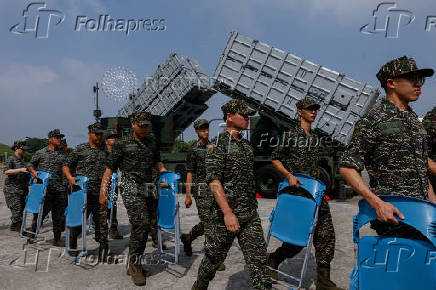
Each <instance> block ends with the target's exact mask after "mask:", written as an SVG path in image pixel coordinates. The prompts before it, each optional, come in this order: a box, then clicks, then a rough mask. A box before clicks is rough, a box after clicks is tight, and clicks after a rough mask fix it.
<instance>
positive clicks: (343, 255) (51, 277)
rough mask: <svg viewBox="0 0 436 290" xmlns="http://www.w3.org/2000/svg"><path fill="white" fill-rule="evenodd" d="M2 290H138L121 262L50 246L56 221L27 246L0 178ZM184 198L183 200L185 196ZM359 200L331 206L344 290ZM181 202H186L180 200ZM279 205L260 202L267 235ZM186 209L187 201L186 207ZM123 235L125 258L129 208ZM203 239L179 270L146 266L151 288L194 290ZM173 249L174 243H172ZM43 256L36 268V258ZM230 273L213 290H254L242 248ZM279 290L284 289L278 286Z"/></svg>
mask: <svg viewBox="0 0 436 290" xmlns="http://www.w3.org/2000/svg"><path fill="white" fill-rule="evenodd" d="M0 175H1V178H0V277H1V279H0V289H29V288H31V289H58V288H67V289H76V288H87V289H101V288H108V289H131V288H132V289H133V288H136V287H135V286H134V285H133V284H132V282H131V280H130V277H129V276H127V275H126V273H125V272H126V264H125V260H124V262H123V261H122V260H121V261H120V263H118V264H111V265H107V264H104V265H102V264H96V263H95V262H94V260H93V257H92V256H90V257H88V259H82V260H81V261H80V263H74V260H72V259H71V258H67V257H65V256H62V249H61V248H53V247H52V246H50V243H51V242H52V238H53V234H52V231H51V221H49V222H47V223H46V224H45V226H44V227H43V229H42V236H44V237H45V238H46V241H45V242H42V243H41V244H40V245H38V247H37V248H36V247H35V246H27V245H26V241H25V240H24V239H20V238H19V237H18V236H17V234H16V233H15V232H14V233H13V232H10V231H9V230H8V226H9V223H10V220H9V216H10V212H9V210H8V209H7V207H6V204H5V201H4V196H3V194H1V192H2V189H1V187H2V186H3V178H4V175H3V174H0ZM181 198H182V197H181ZM357 200H358V199H357V198H354V199H353V200H350V201H348V202H345V203H341V202H335V201H332V202H330V207H331V210H332V215H333V221H334V225H335V229H336V251H335V259H334V261H333V265H332V268H333V269H332V279H333V280H334V281H335V282H336V283H337V284H338V286H340V287H343V288H348V277H349V273H350V271H351V269H352V266H353V244H352V239H351V231H352V216H353V215H354V214H355V213H356V212H357ZM181 201H182V199H181ZM274 203H275V201H274V200H268V199H260V200H259V214H260V216H261V218H262V225H263V227H264V230H265V231H266V228H267V226H268V216H269V213H270V212H271V209H272V208H273V206H274ZM181 204H183V202H181ZM119 220H120V231H121V232H122V234H123V235H124V239H123V240H110V241H109V245H110V248H111V251H112V252H113V253H114V254H116V255H118V256H119V257H120V258H122V257H124V255H127V252H128V241H129V233H130V227H129V226H128V222H127V214H126V211H125V209H124V206H122V205H121V206H120V210H119ZM181 221H182V231H184V232H185V231H188V230H189V229H190V227H192V225H194V224H195V223H196V222H197V221H198V218H197V216H196V210H194V209H192V208H191V209H185V208H184V207H182V210H181ZM203 242H204V239H203V238H199V239H198V240H196V241H195V242H194V243H193V249H194V254H193V256H192V257H187V256H185V255H184V253H183V251H182V254H181V256H180V263H179V265H176V266H167V267H165V266H147V267H146V268H148V269H149V270H151V271H152V274H153V275H152V276H151V277H149V278H148V279H147V288H148V289H190V288H191V285H192V283H193V282H194V281H195V278H196V275H197V271H198V267H199V264H200V261H201V258H202V256H203V254H204V252H203ZM169 245H171V243H169ZM278 245H279V243H278V242H277V241H276V240H272V243H271V245H270V248H269V250H272V249H275V248H276V247H277V246H278ZM88 249H89V250H90V251H89V254H91V255H92V254H93V255H96V254H97V244H96V243H95V242H94V241H93V239H92V236H90V235H88ZM153 250H154V249H153V248H152V247H151V242H150V241H149V243H148V244H147V252H152V251H153ZM37 256H38V261H37V263H36V261H35V257H37ZM302 256H303V255H302V254H301V253H300V255H299V256H298V257H296V258H295V259H293V260H290V261H286V262H285V263H284V264H283V265H282V267H281V270H282V271H285V272H286V271H290V272H292V273H294V274H297V271H298V267H299V266H300V265H301V262H302ZM225 265H226V267H227V269H226V270H225V271H224V272H218V274H217V275H216V277H215V279H214V280H213V282H212V283H211V286H210V287H209V289H250V286H249V285H250V284H249V282H248V280H249V278H248V272H247V269H246V267H245V266H244V261H243V257H242V254H241V251H240V250H239V248H238V246H237V243H234V245H233V246H232V248H231V249H230V252H229V255H228V256H227V259H226V261H225ZM315 280H316V272H315V261H314V257H313V253H312V255H311V259H310V262H309V266H308V272H307V275H306V279H305V283H304V286H305V287H306V288H308V289H315V287H314V283H315ZM274 287H275V289H284V288H283V287H281V286H279V285H276V286H274Z"/></svg>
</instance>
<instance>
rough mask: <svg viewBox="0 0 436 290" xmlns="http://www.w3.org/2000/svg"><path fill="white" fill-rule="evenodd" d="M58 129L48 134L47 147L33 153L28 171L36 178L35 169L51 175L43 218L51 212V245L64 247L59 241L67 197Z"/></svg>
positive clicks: (63, 226) (35, 220)
mask: <svg viewBox="0 0 436 290" xmlns="http://www.w3.org/2000/svg"><path fill="white" fill-rule="evenodd" d="M64 136H65V135H64V134H61V132H60V131H59V129H54V130H52V131H50V132H49V133H48V141H49V145H48V146H47V147H44V148H42V149H41V150H38V151H36V152H35V154H34V155H33V156H32V159H31V160H30V167H29V171H30V172H31V173H32V175H33V176H34V177H35V178H36V177H37V171H36V170H37V169H41V170H44V171H46V172H49V173H50V174H51V176H50V179H49V181H48V186H47V193H46V196H45V199H44V209H43V217H42V220H44V218H45V216H46V215H47V214H48V213H49V212H50V211H51V214H52V219H53V233H54V239H53V245H54V246H58V247H63V246H65V244H64V242H62V241H61V233H62V232H63V231H64V230H65V216H64V212H65V208H66V206H67V195H66V191H65V181H64V178H63V174H62V165H63V164H64V162H65V158H66V155H65V153H64V152H62V151H60V150H59V147H60V144H61V139H62V138H63V137H64ZM36 223H37V215H36V214H35V215H34V216H33V222H32V229H31V230H32V232H35V230H36Z"/></svg>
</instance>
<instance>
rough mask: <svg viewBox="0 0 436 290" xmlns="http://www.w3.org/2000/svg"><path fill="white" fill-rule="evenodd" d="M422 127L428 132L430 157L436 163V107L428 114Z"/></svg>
mask: <svg viewBox="0 0 436 290" xmlns="http://www.w3.org/2000/svg"><path fill="white" fill-rule="evenodd" d="M422 125H423V126H424V128H425V130H426V131H427V144H428V157H430V158H431V159H432V160H433V161H436V107H434V108H433V109H432V110H431V111H429V112H427V114H426V115H425V117H424V119H423V120H422Z"/></svg>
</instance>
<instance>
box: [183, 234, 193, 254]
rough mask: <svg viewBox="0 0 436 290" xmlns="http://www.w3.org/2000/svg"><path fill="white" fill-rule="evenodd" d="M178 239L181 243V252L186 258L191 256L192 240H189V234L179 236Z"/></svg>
mask: <svg viewBox="0 0 436 290" xmlns="http://www.w3.org/2000/svg"><path fill="white" fill-rule="evenodd" d="M180 239H181V240H182V243H183V250H184V251H185V253H186V256H192V240H191V233H189V234H182V235H181V236H180Z"/></svg>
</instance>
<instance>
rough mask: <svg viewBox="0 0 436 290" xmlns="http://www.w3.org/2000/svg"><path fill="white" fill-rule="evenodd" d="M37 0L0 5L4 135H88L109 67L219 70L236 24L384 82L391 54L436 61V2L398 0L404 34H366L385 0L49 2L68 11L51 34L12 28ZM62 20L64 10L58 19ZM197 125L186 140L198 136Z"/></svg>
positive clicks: (111, 105)
mask: <svg viewBox="0 0 436 290" xmlns="http://www.w3.org/2000/svg"><path fill="white" fill-rule="evenodd" d="M30 3H31V1H17V0H2V1H1V4H0V7H1V9H0V24H1V29H0V37H1V39H2V41H1V56H0V67H1V70H0V99H1V102H0V104H1V105H0V106H1V107H0V124H1V125H0V126H1V129H0V142H1V143H6V144H12V142H13V141H14V140H17V139H23V138H25V137H26V136H29V137H44V138H45V137H47V132H48V131H49V130H51V129H53V128H60V129H61V131H62V132H64V134H65V135H66V138H67V140H68V142H69V145H76V144H79V143H81V142H84V141H86V138H87V135H86V133H87V126H88V125H89V124H90V123H92V122H93V120H94V119H93V116H92V111H93V109H94V98H93V93H92V86H93V85H94V84H95V82H97V81H98V82H101V80H102V78H103V74H104V72H105V71H107V70H108V69H111V68H113V67H117V66H122V67H125V68H127V69H129V70H131V71H132V72H134V73H135V74H136V76H137V78H138V85H140V84H141V83H142V81H143V80H144V78H145V77H146V76H149V75H151V74H152V72H153V71H154V70H155V69H156V67H157V65H158V64H160V63H161V62H162V61H164V60H165V58H167V57H168V55H169V54H170V52H172V51H175V52H179V53H182V54H184V55H187V56H190V57H192V58H194V59H196V60H197V61H198V62H199V63H200V65H201V66H202V68H203V69H204V70H205V72H206V73H207V74H208V75H210V76H212V75H213V72H214V69H215V67H216V64H217V63H218V60H219V57H220V55H221V52H222V50H223V48H224V46H225V45H226V42H227V39H228V37H229V34H230V32H231V31H233V30H236V31H239V32H240V33H242V34H244V35H246V36H249V37H252V38H255V39H258V40H260V41H262V42H265V43H268V44H270V45H272V46H274V47H277V48H280V49H282V50H285V51H288V52H291V53H293V54H295V55H297V56H300V57H303V58H306V59H309V60H311V61H313V62H315V63H318V64H321V65H323V66H325V67H328V68H330V69H333V70H336V71H339V72H342V73H345V74H346V75H348V76H350V77H351V78H354V79H356V80H359V81H362V82H367V83H369V84H370V85H373V86H379V83H378V81H377V79H376V77H375V74H376V73H377V71H378V69H379V68H380V66H381V65H382V64H384V63H385V62H386V61H388V60H390V59H392V58H394V57H399V56H403V55H407V56H411V57H414V58H415V59H416V61H417V63H418V66H419V67H432V68H436V53H435V51H436V27H433V29H432V30H431V31H425V26H426V17H427V16H435V15H436V2H435V1H429V0H428V1H424V0H416V1H413V2H412V1H404V0H403V1H396V5H397V8H396V9H401V10H408V11H411V12H412V13H413V15H414V16H415V19H414V21H413V22H412V23H410V24H409V25H405V23H406V22H407V17H405V18H402V21H401V23H400V25H401V26H402V27H401V28H400V30H399V37H398V38H386V37H384V35H383V34H372V35H369V34H363V33H361V32H360V28H361V27H362V26H363V25H365V24H367V23H369V22H370V21H371V18H372V13H373V10H374V9H376V7H377V5H378V4H379V3H380V2H379V1H372V0H366V1H361V0H357V1H356V0H330V1H326V0H306V1H298V0H280V1H279V0H247V1H237V0H221V1H207V0H199V1H165V0H160V1H139V0H136V1H135V0H130V1H115V0H106V1H102V0H93V1H80V0H77V1H45V3H46V6H47V9H54V10H58V11H61V12H62V13H63V14H64V15H65V20H64V22H62V23H61V24H59V25H54V23H51V25H50V30H49V36H48V38H47V39H35V36H34V33H33V34H32V33H27V34H22V35H18V34H14V33H11V32H10V31H9V29H10V28H11V27H12V26H13V25H14V24H17V23H22V22H23V16H22V12H23V9H24V8H25V7H26V6H27V5H28V4H30ZM101 14H107V15H110V17H111V18H112V19H144V18H156V19H164V21H163V23H164V25H165V27H166V29H165V30H163V31H135V32H131V33H130V34H129V35H126V34H125V33H123V32H118V31H113V32H103V31H83V29H82V31H74V26H75V22H76V18H77V16H84V17H87V18H86V19H90V18H92V19H98V17H99V15H101ZM52 19H53V20H56V19H57V18H56V17H54V18H52ZM435 93H436V78H432V79H428V80H427V82H426V84H425V86H424V88H423V94H422V95H421V97H420V99H419V100H418V101H417V102H416V103H414V104H413V108H414V109H415V110H416V112H417V113H418V115H420V116H423V115H424V114H425V112H426V111H428V110H430V109H431V108H432V107H433V106H435V104H436V98H435ZM227 100H228V98H227V97H225V96H223V95H221V94H216V95H214V96H213V97H212V98H211V100H210V101H209V102H208V105H209V109H208V110H207V111H206V112H205V113H204V115H203V116H202V117H205V118H207V119H212V118H220V117H221V112H220V110H219V107H220V106H221V105H222V104H223V103H224V102H226V101H227ZM100 103H101V107H102V110H103V116H111V115H114V114H116V112H117V111H118V109H119V108H120V107H121V106H122V105H124V103H123V102H122V101H115V100H112V99H108V98H106V97H105V96H104V95H103V94H102V98H101V100H100ZM193 136H194V135H193V129H192V127H189V128H188V129H187V130H186V132H185V140H186V139H188V140H189V139H191V138H193Z"/></svg>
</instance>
